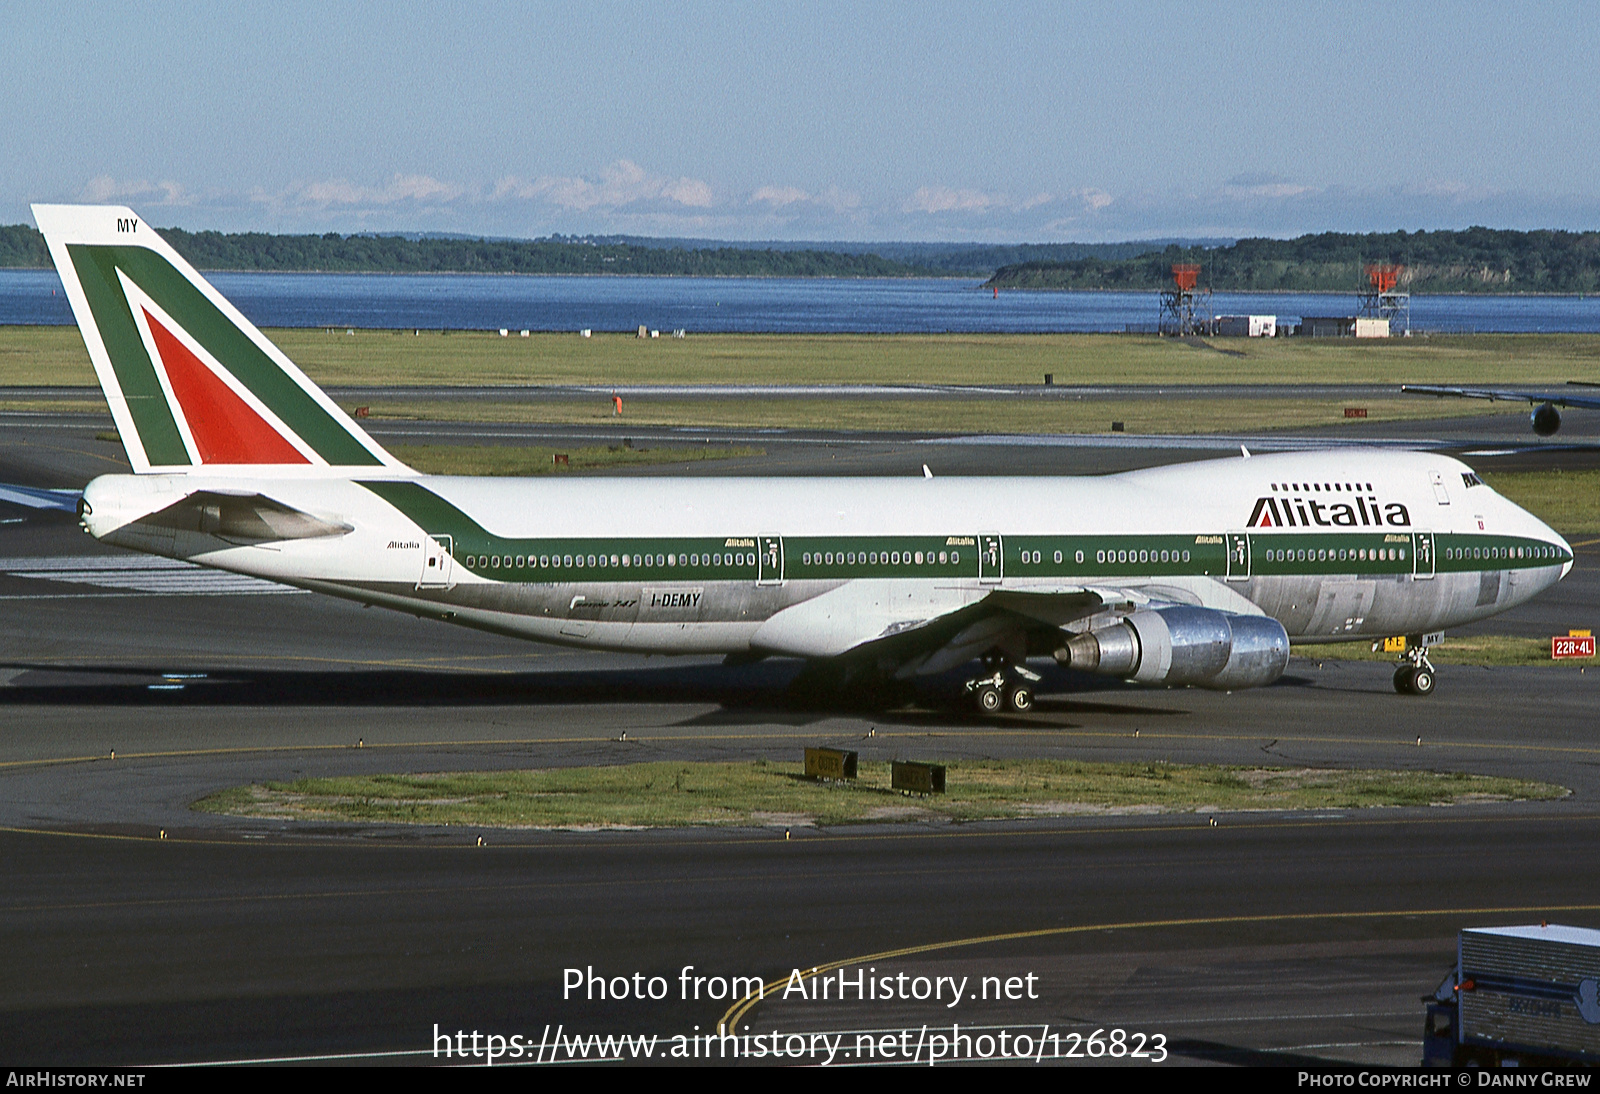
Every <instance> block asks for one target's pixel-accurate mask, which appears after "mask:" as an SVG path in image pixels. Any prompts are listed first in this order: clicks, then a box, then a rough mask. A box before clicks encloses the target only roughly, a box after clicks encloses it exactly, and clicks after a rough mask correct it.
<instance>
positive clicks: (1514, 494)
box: [1483, 470, 1600, 536]
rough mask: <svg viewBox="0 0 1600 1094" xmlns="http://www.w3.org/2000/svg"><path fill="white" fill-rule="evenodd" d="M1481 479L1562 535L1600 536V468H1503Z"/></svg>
mask: <svg viewBox="0 0 1600 1094" xmlns="http://www.w3.org/2000/svg"><path fill="white" fill-rule="evenodd" d="M1483 481H1484V482H1486V483H1488V484H1489V485H1490V486H1492V487H1494V488H1495V489H1496V490H1498V491H1499V492H1500V493H1501V494H1503V495H1505V496H1506V497H1507V498H1509V499H1510V500H1511V501H1514V502H1516V503H1517V504H1518V505H1520V506H1522V507H1523V508H1524V509H1526V510H1527V511H1528V512H1530V513H1532V514H1533V515H1534V516H1536V517H1538V518H1539V519H1540V520H1542V521H1544V522H1545V523H1546V524H1548V525H1549V526H1550V527H1552V528H1554V529H1555V530H1556V531H1558V532H1560V533H1561V534H1562V535H1564V536H1584V535H1590V536H1595V535H1600V471H1594V470H1589V471H1561V470H1555V471H1503V472H1499V473H1497V474H1491V473H1485V474H1484V475H1483Z"/></svg>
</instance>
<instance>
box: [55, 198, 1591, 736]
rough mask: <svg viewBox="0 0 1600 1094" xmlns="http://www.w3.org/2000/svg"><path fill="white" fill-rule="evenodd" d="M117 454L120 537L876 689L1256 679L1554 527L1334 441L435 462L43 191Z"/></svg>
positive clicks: (1514, 568) (343, 591)
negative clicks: (747, 472) (122, 463)
mask: <svg viewBox="0 0 1600 1094" xmlns="http://www.w3.org/2000/svg"><path fill="white" fill-rule="evenodd" d="M33 211H34V216H35V218H36V220H37V222H38V224H39V228H40V230H41V231H42V232H43V233H44V236H45V238H46V240H47V242H48V243H49V247H50V254H51V257H52V259H53V260H54V262H55V265H56V269H57V270H58V271H59V272H60V275H61V280H62V282H63V284H64V285H65V287H66V292H67V297H68V299H69V300H70V301H71V303H72V308H73V312H74V314H75V315H76V317H77V320H78V326H79V328H80V330H81V331H82V333H83V337H84V342H85V344H86V345H87V347H88V350H89V356H90V358H91V360H92V361H93V363H94V368H95V372H96V374H97V376H98V378H99V380H100V384H101V386H102V388H103V389H104V391H105V395H106V399H107V402H108V403H109V404H110V407H111V413H112V416H113V417H114V418H115V420H116V425H117V430H118V432H119V434H120V435H121V437H122V440H123V444H124V446H125V447H126V449H127V453H128V459H129V461H130V463H131V464H132V468H133V472H134V473H133V474H131V475H105V476H102V477H100V478H97V479H95V480H94V481H93V482H91V483H90V484H89V485H88V487H87V488H86V489H85V491H84V494H83V500H82V503H81V516H82V520H83V525H84V527H85V528H86V529H87V530H88V531H90V532H91V533H92V534H93V535H94V536H95V537H96V538H98V539H100V540H103V541H105V542H107V543H111V544H116V545H118V546H122V547H127V548H131V549H133V550H137V551H145V552H149V553H152V554H157V555H162V556H166V557H169V558H179V559H187V560H189V561H191V562H195V563H198V564H200V565H203V566H210V567H215V568H218V569H222V570H228V571H232V572H235V573H240V574H248V575H251V576H254V577H260V578H266V579H269V580H272V581H278V582H282V583H284V584H287V585H293V586H297V587H300V588H304V589H311V590H315V591H318V592H323V593H328V594H331V595H334V596H339V597H345V598H348V599H351V600H356V601H360V602H363V603H366V604H373V605H378V606H380V607H385V608H392V609H394V610H396V611H403V612H410V613H413V614H415V615H419V616H424V617H429V618H434V619H440V620H445V621H448V622H451V623H456V624H460V625H463V626H469V627H476V628H480V629H482V630H487V631H494V632H497V633H500V634H506V635H513V636H516V637H519V638H526V639H533V640H536V641H540V642H550V643H559V644H563V645H569V646H581V647H586V648H592V649H605V650H621V651H634V652H651V653H697V654H706V653H721V654H725V655H728V656H729V657H730V658H732V659H750V658H757V657H762V656H786V657H800V658H806V659H808V660H811V661H813V662H815V663H816V664H818V665H819V666H821V668H822V670H823V671H825V672H831V673H836V674H837V676H838V677H839V678H840V679H841V680H845V681H850V682H854V683H858V684H861V685H863V686H864V687H866V688H867V689H868V690H869V691H870V690H871V689H874V688H887V687H891V686H892V684H893V682H894V681H896V680H901V681H903V680H907V679H910V678H912V677H915V676H919V675H928V674H934V673H942V672H948V671H952V670H955V669H958V668H961V667H962V666H969V665H972V664H973V663H974V662H977V663H980V664H981V665H982V666H983V667H982V669H981V671H980V670H972V671H971V672H970V677H971V678H970V679H969V680H968V681H967V687H968V690H969V691H970V692H971V693H972V694H973V696H974V699H975V701H976V702H977V704H978V706H979V708H980V709H981V710H983V711H986V712H995V711H1002V710H1009V711H1013V712H1020V711H1025V710H1027V709H1029V708H1030V707H1031V705H1032V703H1033V683H1034V682H1035V681H1037V679H1038V676H1037V674H1035V673H1033V672H1032V671H1031V670H1029V669H1028V667H1027V661H1028V658H1030V657H1036V656H1051V655H1053V656H1054V657H1055V658H1056V660H1057V661H1059V662H1061V663H1062V664H1065V665H1068V666H1070V667H1072V668H1074V669H1079V670H1083V671H1088V672H1096V673H1102V674H1106V675H1109V676H1113V677H1120V678H1123V679H1128V680H1133V681H1137V682H1140V683H1144V684H1152V685H1198V686H1204V687H1213V688H1225V689H1233V688H1244V687H1256V686H1261V685H1265V684H1270V683H1272V682H1273V681H1275V680H1276V679H1277V678H1278V677H1279V676H1280V675H1281V674H1282V673H1283V671H1284V668H1285V666H1286V665H1287V663H1288V658H1289V649H1290V643H1291V641H1336V640H1349V641H1357V640H1360V641H1372V640H1374V639H1378V638H1385V637H1390V636H1402V635H1403V636H1408V637H1409V641H1408V642H1407V650H1406V653H1405V655H1404V658H1403V659H1402V660H1401V662H1400V664H1399V666H1398V668H1397V672H1396V676H1395V684H1396V687H1397V689H1398V690H1400V691H1402V692H1409V693H1412V694H1427V693H1429V692H1431V691H1432V690H1433V686H1434V671H1433V666H1432V665H1431V664H1430V663H1429V661H1428V646H1429V645H1430V644H1431V643H1433V642H1436V641H1437V640H1438V635H1439V634H1440V633H1441V632H1442V631H1443V630H1444V629H1445V628H1449V627H1455V626H1460V625H1462V624H1464V623H1469V622H1472V621H1475V620H1479V619H1483V618H1486V617H1488V616H1491V615H1494V614H1496V613H1497V612H1502V611H1505V610H1506V609H1507V608H1510V607H1512V606H1514V605H1516V604H1520V603H1522V602H1524V601H1526V600H1528V599H1529V598H1531V597H1533V596H1535V595H1537V594H1538V593H1540V592H1541V591H1543V590H1544V589H1546V588H1549V587H1550V586H1551V585H1553V584H1555V583H1556V582H1557V581H1559V580H1560V579H1561V578H1562V577H1564V576H1565V575H1566V573H1567V571H1568V570H1569V569H1570V568H1571V565H1572V551H1571V548H1570V547H1569V546H1568V545H1567V543H1566V542H1565V541H1564V540H1563V539H1562V538H1561V536H1559V535H1557V534H1556V533H1555V532H1554V531H1552V530H1551V529H1550V528H1549V527H1547V526H1546V525H1545V524H1543V523H1542V522H1541V521H1539V520H1538V519H1537V518H1535V517H1534V516H1532V515H1531V514H1529V513H1527V512H1526V511H1524V510H1522V509H1520V508H1518V507H1517V506H1516V505H1514V504H1512V503H1511V502H1509V501H1507V500H1506V499H1505V498H1502V497H1500V496H1499V495H1498V494H1496V493H1495V492H1494V491H1493V490H1492V489H1490V488H1489V487H1488V486H1485V485H1484V484H1483V483H1482V482H1480V481H1479V480H1478V477H1477V476H1476V475H1475V474H1473V472H1472V470H1471V468H1469V467H1467V466H1466V465H1465V464H1463V463H1461V462H1460V461H1458V460H1455V459H1452V458H1449V457H1447V456H1440V455H1433V454H1428V453H1396V452H1390V451H1376V450H1373V451H1361V450H1348V449H1345V450H1340V451H1338V452H1332V451H1329V452H1303V453H1291V454H1280V455H1262V456H1256V457H1254V458H1248V457H1246V458H1237V459H1228V460H1215V461H1207V462H1202V463H1191V464H1185V465H1181V466H1175V467H1164V468H1156V469H1151V470H1143V471H1133V472H1128V473H1125V474H1119V475H1107V476H1101V477H1093V478H1076V477H1074V478H1065V477H1062V478H1038V477H1027V478H1020V477H1019V478H930V477H927V476H925V475H924V474H922V473H921V472H920V471H919V472H918V473H917V474H914V475H908V476H906V477H904V478H870V479H861V478H848V479H846V478H781V479H776V478H775V479H750V478H737V479H734V478H655V477H652V478H648V479H624V478H564V479H505V478H460V477H447V476H430V475H422V474H419V473H417V472H416V471H413V470H412V469H410V468H408V467H406V466H405V465H404V464H402V463H401V462H400V461H398V460H396V459H395V458H394V457H393V456H392V455H390V454H389V453H387V452H385V451H384V450H383V448H382V447H381V446H379V445H378V444H377V443H376V442H375V441H373V439H372V438H371V437H369V436H367V434H366V433H365V432H364V431H363V430H362V429H361V428H360V426H358V425H357V424H356V423H355V422H354V421H353V420H352V419H351V418H350V417H349V416H348V415H346V414H345V413H344V411H342V410H341V409H340V408H339V407H338V406H337V405H336V404H335V403H334V402H333V401H332V400H330V399H329V398H328V397H327V395H326V394H324V393H323V392H322V391H321V390H320V389H318V388H317V386H316V385H315V384H313V383H312V382H311V381H310V380H309V379H308V378H307V377H306V376H305V375H304V374H303V373H302V372H301V371H300V370H299V369H298V368H296V367H295V365H294V364H293V362H291V361H290V360H289V359H288V358H287V357H285V356H284V355H283V353H282V352H281V351H279V350H278V349H277V347H275V346H274V345H273V344H272V343H271V342H269V341H268V340H267V339H266V338H265V337H264V336H263V335H262V334H261V332H260V331H258V330H257V329H256V328H255V327H254V326H253V325H252V324H251V323H250V322H249V321H248V320H247V319H245V317H244V316H243V315H241V314H240V313H239V311H238V310H237V309H236V308H234V307H233V305H231V304H230V303H228V301H227V300H225V299H224V298H223V297H222V296H221V294H219V293H218V292H217V291H216V289H214V288H213V287H212V286H211V285H210V284H208V283H207V282H206V280H205V279H204V278H202V277H201V276H200V275H199V274H198V273H197V272H196V271H195V270H194V269H193V268H192V267H191V266H190V265H189V264H188V263H187V262H185V261H184V260H183V259H182V258H181V257H179V255H178V254H177V252H175V251H174V250H173V249H172V248H171V246H169V245H168V244H167V243H166V241H164V240H163V239H161V238H160V237H159V236H158V235H157V234H156V233H154V232H152V231H151V230H150V228H149V227H148V226H147V225H145V224H144V223H143V221H142V220H140V219H139V218H138V217H137V216H135V214H134V213H133V212H132V211H131V210H129V209H126V208H122V207H118V206H64V205H36V206H34V207H33Z"/></svg>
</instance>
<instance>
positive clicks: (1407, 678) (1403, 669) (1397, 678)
mask: <svg viewBox="0 0 1600 1094" xmlns="http://www.w3.org/2000/svg"><path fill="white" fill-rule="evenodd" d="M1416 675H1417V670H1416V669H1414V668H1412V667H1411V666H1410V665H1401V666H1400V667H1399V668H1397V669H1395V670H1394V690H1396V691H1398V692H1399V693H1400V694H1401V695H1414V694H1416V692H1415V691H1414V690H1413V687H1412V685H1413V681H1414V680H1415V679H1416Z"/></svg>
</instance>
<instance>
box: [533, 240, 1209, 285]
mask: <svg viewBox="0 0 1600 1094" xmlns="http://www.w3.org/2000/svg"><path fill="white" fill-rule="evenodd" d="M555 238H558V239H559V238H561V237H559V236H558V237H555ZM585 241H586V242H593V243H630V244H634V245H636V246H640V247H658V248H659V247H685V248H689V249H692V250H706V249H712V248H717V247H729V246H736V247H740V248H742V249H745V250H764V249H767V248H771V249H773V250H777V251H800V250H820V251H829V252H836V253H839V254H875V255H878V256H879V257H880V258H887V259H889V260H890V261H891V262H900V263H903V264H905V265H907V266H920V267H922V268H923V269H924V270H930V271H937V272H938V273H942V274H945V275H948V276H952V277H957V276H962V277H988V276H989V275H990V274H992V273H994V272H995V270H997V269H999V268H1000V267H1001V266H1006V265H1013V264H1016V263H1021V262H1071V261H1075V260H1077V259H1082V258H1104V259H1112V260H1116V259H1124V258H1133V257H1135V256H1137V255H1142V254H1147V253H1149V252H1151V251H1160V250H1162V249H1163V248H1165V247H1167V246H1168V245H1170V244H1177V245H1178V246H1189V247H1220V246H1226V245H1227V244H1229V243H1232V242H1233V240H1232V239H1231V238H1230V239H1141V240H1132V241H1128V242H1124V243H937V242H935V243H928V242H887V241H879V242H876V243H872V242H845V241H833V242H828V243H819V242H804V241H794V240H771V241H762V242H760V243H743V244H730V243H728V242H726V241H723V240H714V239H672V238H652V237H650V236H594V237H588V238H587V239H586V240H585Z"/></svg>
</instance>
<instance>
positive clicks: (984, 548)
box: [978, 532, 1006, 585]
mask: <svg viewBox="0 0 1600 1094" xmlns="http://www.w3.org/2000/svg"><path fill="white" fill-rule="evenodd" d="M1005 576H1006V545H1005V540H1004V539H1002V538H1001V536H1000V533H999V532H984V533H982V534H980V535H979V536H978V580H979V581H982V582H984V583H985V584H988V585H994V584H997V583H998V582H999V581H1000V579H1001V578H1003V577H1005Z"/></svg>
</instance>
